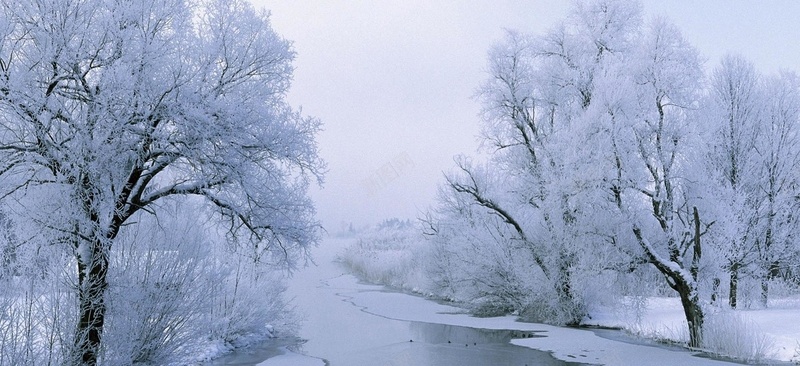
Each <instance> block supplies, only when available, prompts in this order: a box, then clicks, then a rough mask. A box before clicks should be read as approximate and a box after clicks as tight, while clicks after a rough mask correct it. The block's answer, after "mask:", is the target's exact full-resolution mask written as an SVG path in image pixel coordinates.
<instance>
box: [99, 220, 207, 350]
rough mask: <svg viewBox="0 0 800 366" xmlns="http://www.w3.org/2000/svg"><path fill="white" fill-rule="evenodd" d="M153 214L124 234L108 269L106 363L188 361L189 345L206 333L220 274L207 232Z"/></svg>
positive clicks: (185, 223) (188, 223)
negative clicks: (211, 289) (159, 220)
mask: <svg viewBox="0 0 800 366" xmlns="http://www.w3.org/2000/svg"><path fill="white" fill-rule="evenodd" d="M167 222H169V223H170V227H169V228H160V227H158V226H157V225H156V223H155V222H153V218H152V217H147V216H144V217H142V218H141V219H140V223H139V225H135V226H131V227H130V228H126V230H124V231H123V232H122V237H120V238H119V241H118V242H117V245H118V246H119V247H118V248H117V250H116V251H115V252H114V254H113V256H112V258H111V263H112V265H111V266H110V269H109V294H108V296H107V300H106V301H107V303H108V325H107V326H106V329H105V342H104V343H105V354H104V357H103V362H104V363H107V364H120V365H122V364H125V365H127V364H142V365H151V364H166V363H170V362H176V361H180V360H183V359H184V358H185V357H186V356H188V355H187V353H186V352H187V349H186V347H185V346H186V345H187V344H190V343H192V342H196V341H197V340H198V339H202V338H204V337H205V336H206V334H207V331H206V329H205V325H204V324H203V320H204V319H203V317H204V315H205V313H207V312H208V309H209V308H210V303H209V297H208V292H207V291H208V284H209V283H213V282H214V281H215V280H217V279H218V278H219V277H221V276H220V274H219V273H217V272H218V270H217V268H215V266H213V265H212V264H213V261H214V259H213V258H212V257H211V256H210V255H209V249H208V246H209V245H210V243H208V242H207V239H206V238H205V235H204V231H203V230H202V229H201V228H199V227H198V226H197V225H196V224H192V223H190V222H177V220H172V219H167Z"/></svg>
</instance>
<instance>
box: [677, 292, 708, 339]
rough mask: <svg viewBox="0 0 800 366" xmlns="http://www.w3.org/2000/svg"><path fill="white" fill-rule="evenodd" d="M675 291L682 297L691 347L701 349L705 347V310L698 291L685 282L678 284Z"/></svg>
mask: <svg viewBox="0 0 800 366" xmlns="http://www.w3.org/2000/svg"><path fill="white" fill-rule="evenodd" d="M675 289H676V290H677V291H678V294H679V295H680V297H681V304H682V305H683V313H684V315H685V316H686V322H687V323H688V325H689V347H694V348H699V347H701V346H702V345H703V320H704V314H703V309H702V308H701V307H700V298H699V296H698V295H697V289H692V288H691V287H690V286H689V285H688V284H687V283H685V282H682V281H681V282H678V283H676V286H675Z"/></svg>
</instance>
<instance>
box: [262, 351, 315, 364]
mask: <svg viewBox="0 0 800 366" xmlns="http://www.w3.org/2000/svg"><path fill="white" fill-rule="evenodd" d="M282 350H283V352H284V353H283V354H282V355H280V356H275V357H272V358H269V359H267V360H266V361H264V362H261V363H259V364H257V365H256V366H324V365H325V362H324V361H322V360H320V359H319V358H315V357H309V356H304V355H301V354H297V353H294V352H292V351H289V350H288V349H286V348H285V347H284V348H283V349H282Z"/></svg>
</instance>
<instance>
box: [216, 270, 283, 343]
mask: <svg viewBox="0 0 800 366" xmlns="http://www.w3.org/2000/svg"><path fill="white" fill-rule="evenodd" d="M216 265H217V266H218V267H219V268H220V270H221V274H222V276H220V277H218V278H217V279H216V280H215V281H209V282H207V283H206V288H205V289H204V294H205V296H208V297H209V300H210V304H209V305H210V309H209V312H208V313H207V314H204V317H203V322H204V323H205V324H207V325H208V332H209V333H208V337H209V338H210V339H211V340H216V341H222V342H224V343H226V344H235V343H236V342H237V341H238V340H239V339H240V338H243V337H247V336H252V335H265V336H272V335H273V327H277V329H278V330H280V331H281V332H283V333H286V334H291V333H293V332H294V331H295V330H296V326H297V323H298V321H297V319H296V317H295V316H296V315H295V314H294V312H293V309H292V307H291V304H290V303H289V302H288V301H286V299H285V298H284V297H283V293H284V291H285V290H286V283H285V279H284V275H283V274H282V273H279V272H277V271H274V270H264V269H258V268H254V267H253V266H252V263H248V262H247V259H246V258H245V257H242V256H238V255H232V256H229V257H228V258H225V259H222V258H219V259H218V263H217V264H216Z"/></svg>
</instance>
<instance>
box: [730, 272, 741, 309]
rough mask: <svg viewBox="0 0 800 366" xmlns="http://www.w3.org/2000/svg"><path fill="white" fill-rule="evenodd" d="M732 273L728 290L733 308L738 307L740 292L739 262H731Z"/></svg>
mask: <svg viewBox="0 0 800 366" xmlns="http://www.w3.org/2000/svg"><path fill="white" fill-rule="evenodd" d="M730 274H731V284H730V290H729V291H728V304H729V305H730V306H731V309H736V306H737V296H738V292H739V263H738V262H737V263H733V264H731V268H730Z"/></svg>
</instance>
